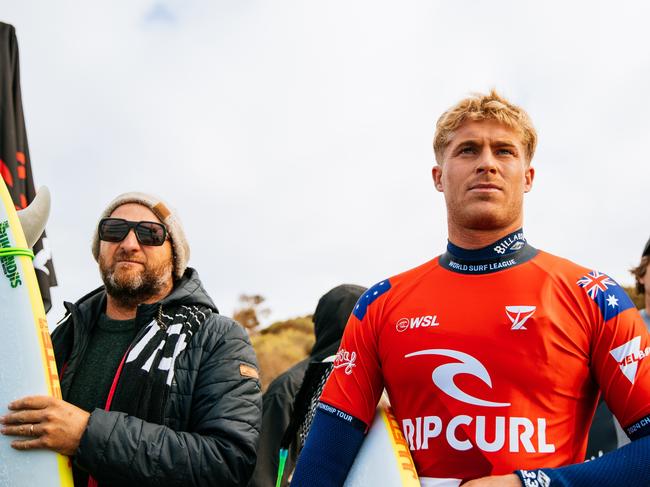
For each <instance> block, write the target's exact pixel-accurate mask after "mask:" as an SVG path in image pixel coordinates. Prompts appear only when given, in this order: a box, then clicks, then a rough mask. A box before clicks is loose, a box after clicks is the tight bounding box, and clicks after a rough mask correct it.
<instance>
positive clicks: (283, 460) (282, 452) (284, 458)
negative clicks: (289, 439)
mask: <svg viewBox="0 0 650 487" xmlns="http://www.w3.org/2000/svg"><path fill="white" fill-rule="evenodd" d="M288 455H289V450H287V449H286V448H280V453H279V457H280V464H279V465H278V478H277V480H276V481H275V487H280V486H281V485H282V477H283V476H284V465H285V464H286V463H287V456H288Z"/></svg>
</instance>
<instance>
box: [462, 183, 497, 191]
mask: <svg viewBox="0 0 650 487" xmlns="http://www.w3.org/2000/svg"><path fill="white" fill-rule="evenodd" d="M468 191H502V188H501V186H499V185H497V184H493V183H476V184H472V185H471V186H470V187H469V190H468Z"/></svg>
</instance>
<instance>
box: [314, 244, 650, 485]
mask: <svg viewBox="0 0 650 487" xmlns="http://www.w3.org/2000/svg"><path fill="white" fill-rule="evenodd" d="M522 245H523V244H519V246H520V247H521V246H522ZM649 354H650V336H649V335H648V331H647V329H646V327H645V324H644V323H643V319H642V318H641V316H640V315H639V313H638V312H637V310H636V309H635V308H634V306H633V304H632V302H631V301H630V299H629V298H628V297H627V295H626V294H625V291H624V290H623V289H622V288H621V287H620V286H619V285H617V284H616V283H615V282H614V281H613V280H612V279H610V278H609V277H608V276H606V275H605V274H601V273H599V272H597V271H592V270H590V269H586V268H584V267H580V266H578V265H576V264H574V263H572V262H569V261H567V260H565V259H561V258H559V257H555V256H553V255H550V254H547V253H545V252H541V251H537V250H535V249H533V248H532V247H530V246H529V245H527V244H526V245H525V246H523V249H521V250H519V251H517V252H516V253H514V254H510V255H505V256H501V257H500V258H498V259H493V260H492V261H490V262H484V263H478V264H477V263H476V262H468V261H462V260H460V259H458V258H456V257H454V256H453V254H450V253H449V252H447V253H445V254H443V255H442V256H440V257H437V258H435V259H433V260H432V261H430V262H427V263H425V264H424V265H421V266H420V267H417V268H415V269H412V270H410V271H407V272H405V273H403V274H400V275H398V276H395V277H392V278H390V279H387V280H385V281H382V282H380V283H379V284H377V285H375V286H373V287H372V288H371V289H370V290H368V292H367V293H366V294H365V295H364V296H363V297H362V298H361V299H360V300H359V303H358V304H357V307H356V308H355V311H354V312H353V314H352V316H351V317H350V320H349V322H348V325H347V327H346V330H345V334H344V336H343V340H342V342H341V348H340V349H339V352H338V355H337V359H336V361H335V369H334V372H333V373H332V375H331V376H330V379H329V380H328V382H327V385H326V387H325V390H324V392H323V395H322V396H321V400H322V401H323V402H325V403H327V404H330V405H332V406H335V407H337V408H339V409H341V410H343V411H345V412H347V413H350V414H351V415H353V416H355V417H357V418H359V419H361V420H362V421H364V422H365V423H366V424H370V422H371V420H372V417H373V415H374V411H375V407H376V404H377V402H378V400H379V397H380V395H381V393H382V390H383V389H384V387H385V388H386V390H387V392H388V395H389V398H390V401H391V404H392V406H393V410H394V413H395V415H396V417H397V419H398V421H399V423H400V425H401V427H402V430H403V432H404V436H405V437H406V440H407V442H408V443H409V446H410V449H411V453H412V455H413V459H414V461H415V465H416V467H417V469H418V473H419V474H420V476H422V477H425V478H426V477H428V478H436V479H471V478H477V477H482V476H487V475H503V474H507V473H511V472H512V471H513V470H516V469H521V468H524V469H534V468H541V467H557V466H562V465H567V464H571V463H577V462H581V461H583V460H584V454H585V449H586V446H587V434H588V431H589V427H590V424H591V420H592V417H593V414H594V410H595V408H596V404H597V400H598V396H599V391H602V393H603V394H604V397H605V400H606V401H607V404H608V405H609V407H610V409H611V410H612V411H613V413H614V414H615V415H616V417H617V418H618V420H619V422H620V423H621V424H622V425H623V426H624V427H627V426H630V425H632V424H633V423H634V422H635V421H639V420H640V419H642V418H644V417H646V416H647V415H648V414H650V359H647V356H648V355H649Z"/></svg>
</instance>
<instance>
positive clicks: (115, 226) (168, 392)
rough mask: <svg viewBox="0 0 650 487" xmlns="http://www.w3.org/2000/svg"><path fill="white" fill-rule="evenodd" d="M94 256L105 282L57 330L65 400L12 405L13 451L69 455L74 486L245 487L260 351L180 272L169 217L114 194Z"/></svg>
mask: <svg viewBox="0 0 650 487" xmlns="http://www.w3.org/2000/svg"><path fill="white" fill-rule="evenodd" d="M92 250H93V255H94V257H95V259H96V260H97V261H98V262H99V269H100V273H101V276H102V280H103V281H104V286H102V287H100V288H98V289H96V290H95V291H92V292H91V293H89V294H88V295H86V296H84V297H83V298H81V299H80V300H79V301H78V302H77V303H75V304H71V303H65V306H66V309H67V314H66V317H65V318H64V319H63V320H62V322H61V324H60V325H59V326H58V327H57V328H56V330H55V331H54V333H53V334H52V341H53V345H54V350H55V355H56V361H57V366H58V370H59V375H60V379H61V390H62V394H63V398H64V400H59V399H54V398H51V397H41V396H33V397H27V398H23V399H19V400H17V401H14V402H13V403H11V404H10V405H9V409H10V411H11V412H10V413H9V414H7V415H6V416H4V417H3V418H1V419H0V422H1V423H2V424H3V429H2V433H3V434H7V435H16V436H21V437H23V438H21V439H17V440H15V441H14V442H13V443H12V446H13V447H14V448H16V449H24V450H28V449H34V448H46V449H50V450H54V451H56V452H59V453H61V454H64V455H69V456H71V457H72V459H73V474H74V483H75V485H76V486H86V485H88V486H97V485H100V486H111V485H115V486H116V485H119V486H127V485H137V486H144V485H156V486H164V485H184V486H193V485H246V483H247V482H248V479H249V477H250V476H251V474H252V471H253V467H254V465H255V460H256V452H255V447H256V444H257V439H258V435H259V429H260V419H261V392H260V384H259V380H258V374H257V362H256V358H255V353H254V352H253V349H252V347H251V345H250V342H249V340H248V337H247V334H246V333H245V331H244V330H243V328H242V327H240V326H239V325H238V324H237V323H236V322H234V321H232V320H230V319H228V318H225V317H223V316H220V315H219V314H218V311H217V308H216V306H215V305H214V303H213V301H212V299H210V297H209V296H208V295H207V294H206V292H205V290H204V289H203V286H202V284H201V281H200V280H199V276H198V273H197V272H196V271H195V270H194V269H191V268H188V267H187V261H188V258H189V245H188V243H187V240H186V239H185V235H184V232H183V228H182V226H181V224H180V221H179V220H178V218H177V216H176V214H175V213H174V212H173V211H172V210H170V209H169V207H168V206H167V205H166V204H165V203H164V202H162V201H161V200H160V199H158V198H155V197H153V196H151V195H147V194H143V193H126V194H123V195H120V196H118V197H117V198H116V199H115V200H113V201H112V202H111V203H110V204H109V205H108V207H107V208H106V210H105V211H104V214H103V215H102V218H101V219H100V221H99V225H98V227H97V231H96V233H95V237H94V241H93V247H92ZM24 437H27V438H26V439H25V438H24Z"/></svg>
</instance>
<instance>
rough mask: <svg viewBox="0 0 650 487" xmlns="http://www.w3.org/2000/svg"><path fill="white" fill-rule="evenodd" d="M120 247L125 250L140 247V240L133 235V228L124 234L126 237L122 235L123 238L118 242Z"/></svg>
mask: <svg viewBox="0 0 650 487" xmlns="http://www.w3.org/2000/svg"><path fill="white" fill-rule="evenodd" d="M120 247H122V248H123V249H125V250H138V249H140V242H138V238H137V237H136V236H135V229H133V228H130V229H129V233H127V234H126V237H124V240H122V242H121V243H120Z"/></svg>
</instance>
